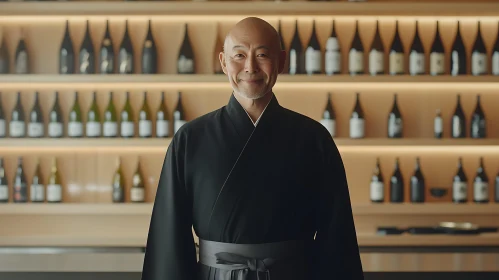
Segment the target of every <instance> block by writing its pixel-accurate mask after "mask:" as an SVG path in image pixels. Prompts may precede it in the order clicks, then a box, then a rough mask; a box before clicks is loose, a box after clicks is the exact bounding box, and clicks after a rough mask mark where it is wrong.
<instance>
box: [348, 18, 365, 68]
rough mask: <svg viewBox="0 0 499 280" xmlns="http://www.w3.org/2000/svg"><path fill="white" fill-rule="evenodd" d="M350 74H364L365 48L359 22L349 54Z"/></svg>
mask: <svg viewBox="0 0 499 280" xmlns="http://www.w3.org/2000/svg"><path fill="white" fill-rule="evenodd" d="M348 72H350V75H360V74H363V73H364V46H363V45H362V40H361V39H360V34H359V21H355V36H354V37H353V41H352V46H351V47H350V52H349V53H348Z"/></svg>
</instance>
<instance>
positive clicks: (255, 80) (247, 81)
mask: <svg viewBox="0 0 499 280" xmlns="http://www.w3.org/2000/svg"><path fill="white" fill-rule="evenodd" d="M241 81H243V82H246V83H248V84H259V83H261V82H263V79H251V80H241Z"/></svg>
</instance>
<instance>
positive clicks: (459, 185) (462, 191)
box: [452, 182, 468, 200]
mask: <svg viewBox="0 0 499 280" xmlns="http://www.w3.org/2000/svg"><path fill="white" fill-rule="evenodd" d="M452 198H453V200H466V199H467V198H468V192H467V185H466V182H454V183H453V184H452Z"/></svg>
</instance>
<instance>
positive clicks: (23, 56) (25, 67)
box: [14, 29, 30, 74]
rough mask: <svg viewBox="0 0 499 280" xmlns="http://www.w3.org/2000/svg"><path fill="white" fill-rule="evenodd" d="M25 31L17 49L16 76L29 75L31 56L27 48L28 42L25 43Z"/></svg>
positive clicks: (22, 31)
mask: <svg viewBox="0 0 499 280" xmlns="http://www.w3.org/2000/svg"><path fill="white" fill-rule="evenodd" d="M24 32H25V31H24V30H23V29H21V38H20V39H19V43H18V44H17V48H16V56H15V64H14V68H15V69H14V73H16V74H28V73H29V72H30V71H29V55H28V49H27V47H26V42H25V41H24V36H25V35H24Z"/></svg>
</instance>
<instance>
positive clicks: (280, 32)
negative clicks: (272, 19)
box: [277, 20, 286, 50]
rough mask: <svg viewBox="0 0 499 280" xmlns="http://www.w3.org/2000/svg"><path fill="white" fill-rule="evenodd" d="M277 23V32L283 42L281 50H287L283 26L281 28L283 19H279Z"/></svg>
mask: <svg viewBox="0 0 499 280" xmlns="http://www.w3.org/2000/svg"><path fill="white" fill-rule="evenodd" d="M277 25H278V27H277V34H279V42H280V43H281V50H286V46H285V45H284V40H283V38H282V28H281V21H280V20H279V22H278V24H277Z"/></svg>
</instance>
